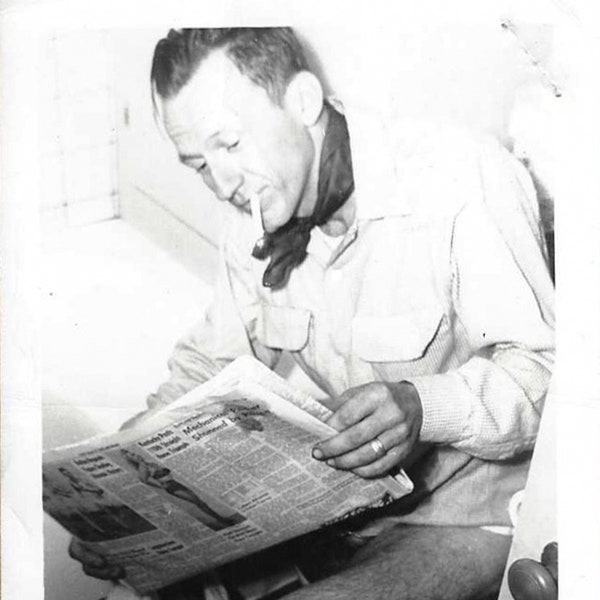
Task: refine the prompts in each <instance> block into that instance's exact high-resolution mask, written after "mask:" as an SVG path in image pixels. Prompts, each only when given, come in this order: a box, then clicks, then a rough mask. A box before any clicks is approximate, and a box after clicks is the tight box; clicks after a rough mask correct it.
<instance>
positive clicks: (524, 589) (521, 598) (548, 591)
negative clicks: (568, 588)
mask: <svg viewBox="0 0 600 600" xmlns="http://www.w3.org/2000/svg"><path fill="white" fill-rule="evenodd" d="M508 588H509V589H510V593H511V594H512V595H513V598H514V599H515V600H557V599H558V588H557V586H556V581H554V578H553V577H552V575H551V574H550V571H548V569H546V567H544V565H542V564H541V563H539V562H537V561H535V560H531V559H529V558H521V559H519V560H516V561H515V562H514V563H513V564H512V565H511V566H510V569H509V570H508Z"/></svg>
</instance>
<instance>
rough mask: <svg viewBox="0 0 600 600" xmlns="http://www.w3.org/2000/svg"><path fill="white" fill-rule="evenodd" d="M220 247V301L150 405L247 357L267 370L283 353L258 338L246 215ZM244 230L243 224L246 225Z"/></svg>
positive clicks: (179, 348)
mask: <svg viewBox="0 0 600 600" xmlns="http://www.w3.org/2000/svg"><path fill="white" fill-rule="evenodd" d="M229 225H230V226H229V229H228V231H227V232H226V234H225V236H224V239H223V242H222V244H221V248H220V257H219V272H218V277H217V282H216V285H215V289H214V296H213V299H212V302H211V303H210V305H209V307H208V309H207V311H206V314H205V315H204V318H203V319H202V320H201V321H200V323H198V324H197V325H196V326H195V327H194V328H193V329H192V330H191V331H190V332H189V333H188V334H187V335H185V336H184V337H183V338H182V339H181V340H180V341H179V342H178V343H177V344H176V346H175V348H174V350H173V353H172V355H171V358H170V359H169V362H168V366H169V372H170V376H169V379H168V380H167V381H166V382H164V383H163V384H161V385H160V386H159V388H158V389H157V390H156V392H155V393H154V394H151V395H150V396H149V397H148V406H149V407H150V408H154V407H156V406H160V405H164V404H168V403H170V402H172V401H174V400H176V399H177V398H179V397H180V396H182V395H183V394H185V393H186V392H189V391H190V390H191V389H193V388H194V387H196V386H198V385H199V384H201V383H203V382H205V381H207V380H208V379H210V378H211V377H213V376H214V375H215V374H216V373H218V372H219V371H220V370H221V369H222V368H223V367H224V366H226V365H227V364H228V363H230V362H231V361H233V360H234V359H235V358H237V357H239V356H242V355H248V354H249V355H253V356H255V357H256V358H258V359H259V360H261V361H263V362H264V363H265V364H267V366H269V367H273V366H275V364H276V363H277V360H278V358H279V354H278V353H277V352H276V351H273V350H270V349H268V348H265V347H264V346H262V345H260V344H259V343H258V342H257V341H256V339H255V337H254V335H253V331H254V329H255V323H256V315H257V312H258V307H259V299H258V296H257V294H256V292H255V285H256V284H255V281H254V278H253V276H252V272H251V268H250V264H249V261H250V260H251V259H250V257H249V249H247V248H245V246H244V245H243V244H240V236H241V237H242V239H243V235H244V232H243V230H242V231H240V216H239V215H238V216H236V217H235V218H232V222H231V223H230V224H229ZM242 225H243V223H242Z"/></svg>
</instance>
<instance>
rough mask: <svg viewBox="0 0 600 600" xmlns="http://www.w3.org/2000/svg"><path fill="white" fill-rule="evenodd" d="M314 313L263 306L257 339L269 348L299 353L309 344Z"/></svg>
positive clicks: (301, 309)
mask: <svg viewBox="0 0 600 600" xmlns="http://www.w3.org/2000/svg"><path fill="white" fill-rule="evenodd" d="M311 318H312V313H311V312H310V311H309V310H306V309H303V308H293V307H290V306H277V305H275V304H263V305H262V306H261V309H260V311H259V313H258V318H257V322H256V337H257V338H258V340H259V341H260V342H261V343H262V344H264V345H265V346H267V347H269V348H273V349H276V350H288V351H290V352H299V351H300V350H302V349H303V348H304V347H305V346H306V344H307V343H308V335H309V331H310V324H311Z"/></svg>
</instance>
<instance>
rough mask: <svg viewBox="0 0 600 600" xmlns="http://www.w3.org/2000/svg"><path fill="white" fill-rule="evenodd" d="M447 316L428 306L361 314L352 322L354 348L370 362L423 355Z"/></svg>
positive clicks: (404, 359) (395, 360) (417, 357)
mask: <svg viewBox="0 0 600 600" xmlns="http://www.w3.org/2000/svg"><path fill="white" fill-rule="evenodd" d="M443 317H444V313H443V311H441V310H440V309H424V310H420V311H419V312H411V313H406V314H402V315H392V316H387V317H371V316H357V317H355V318H354V320H353V322H352V339H353V344H354V350H355V352H356V353H357V354H358V356H360V358H362V359H363V360H367V361H370V362H404V361H411V360H417V359H419V358H422V357H423V356H424V355H425V352H427V348H428V346H429V344H430V343H431V342H432V340H433V338H434V337H435V335H436V333H437V331H438V329H439V326H440V323H441V321H442V319H443Z"/></svg>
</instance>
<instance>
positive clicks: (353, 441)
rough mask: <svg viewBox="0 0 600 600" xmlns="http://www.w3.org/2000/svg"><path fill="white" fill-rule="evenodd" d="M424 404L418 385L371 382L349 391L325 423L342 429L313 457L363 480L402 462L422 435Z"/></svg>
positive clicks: (318, 445)
mask: <svg viewBox="0 0 600 600" xmlns="http://www.w3.org/2000/svg"><path fill="white" fill-rule="evenodd" d="M422 422H423V408H422V406H421V400H420V399H419V394H418V392H417V390H416V389H415V387H414V386H413V385H412V384H411V383H408V382H406V381H402V382H400V383H389V382H373V383H368V384H366V385H360V386H358V387H355V388H351V389H349V390H346V391H345V392H344V393H343V394H342V395H341V396H340V398H339V400H338V408H337V410H336V411H335V412H334V414H333V415H332V416H331V417H330V418H329V420H328V421H327V423H328V425H331V426H332V427H334V428H335V429H337V430H338V431H339V432H340V433H338V434H337V435H335V436H333V437H332V438H329V439H328V440H325V441H323V442H319V443H318V444H317V445H316V446H315V447H314V449H313V456H314V458H316V459H318V460H325V461H327V464H328V465H330V466H332V467H335V468H337V469H345V470H351V471H353V472H354V473H356V474H357V475H360V476H361V477H365V478H372V477H380V476H382V475H385V474H386V473H387V472H388V471H390V469H393V468H394V467H397V466H402V462H403V461H404V460H405V459H406V458H407V456H408V455H409V454H410V452H411V450H412V449H413V448H414V446H415V444H416V443H417V441H418V438H419V432H420V431H421V424H422Z"/></svg>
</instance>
